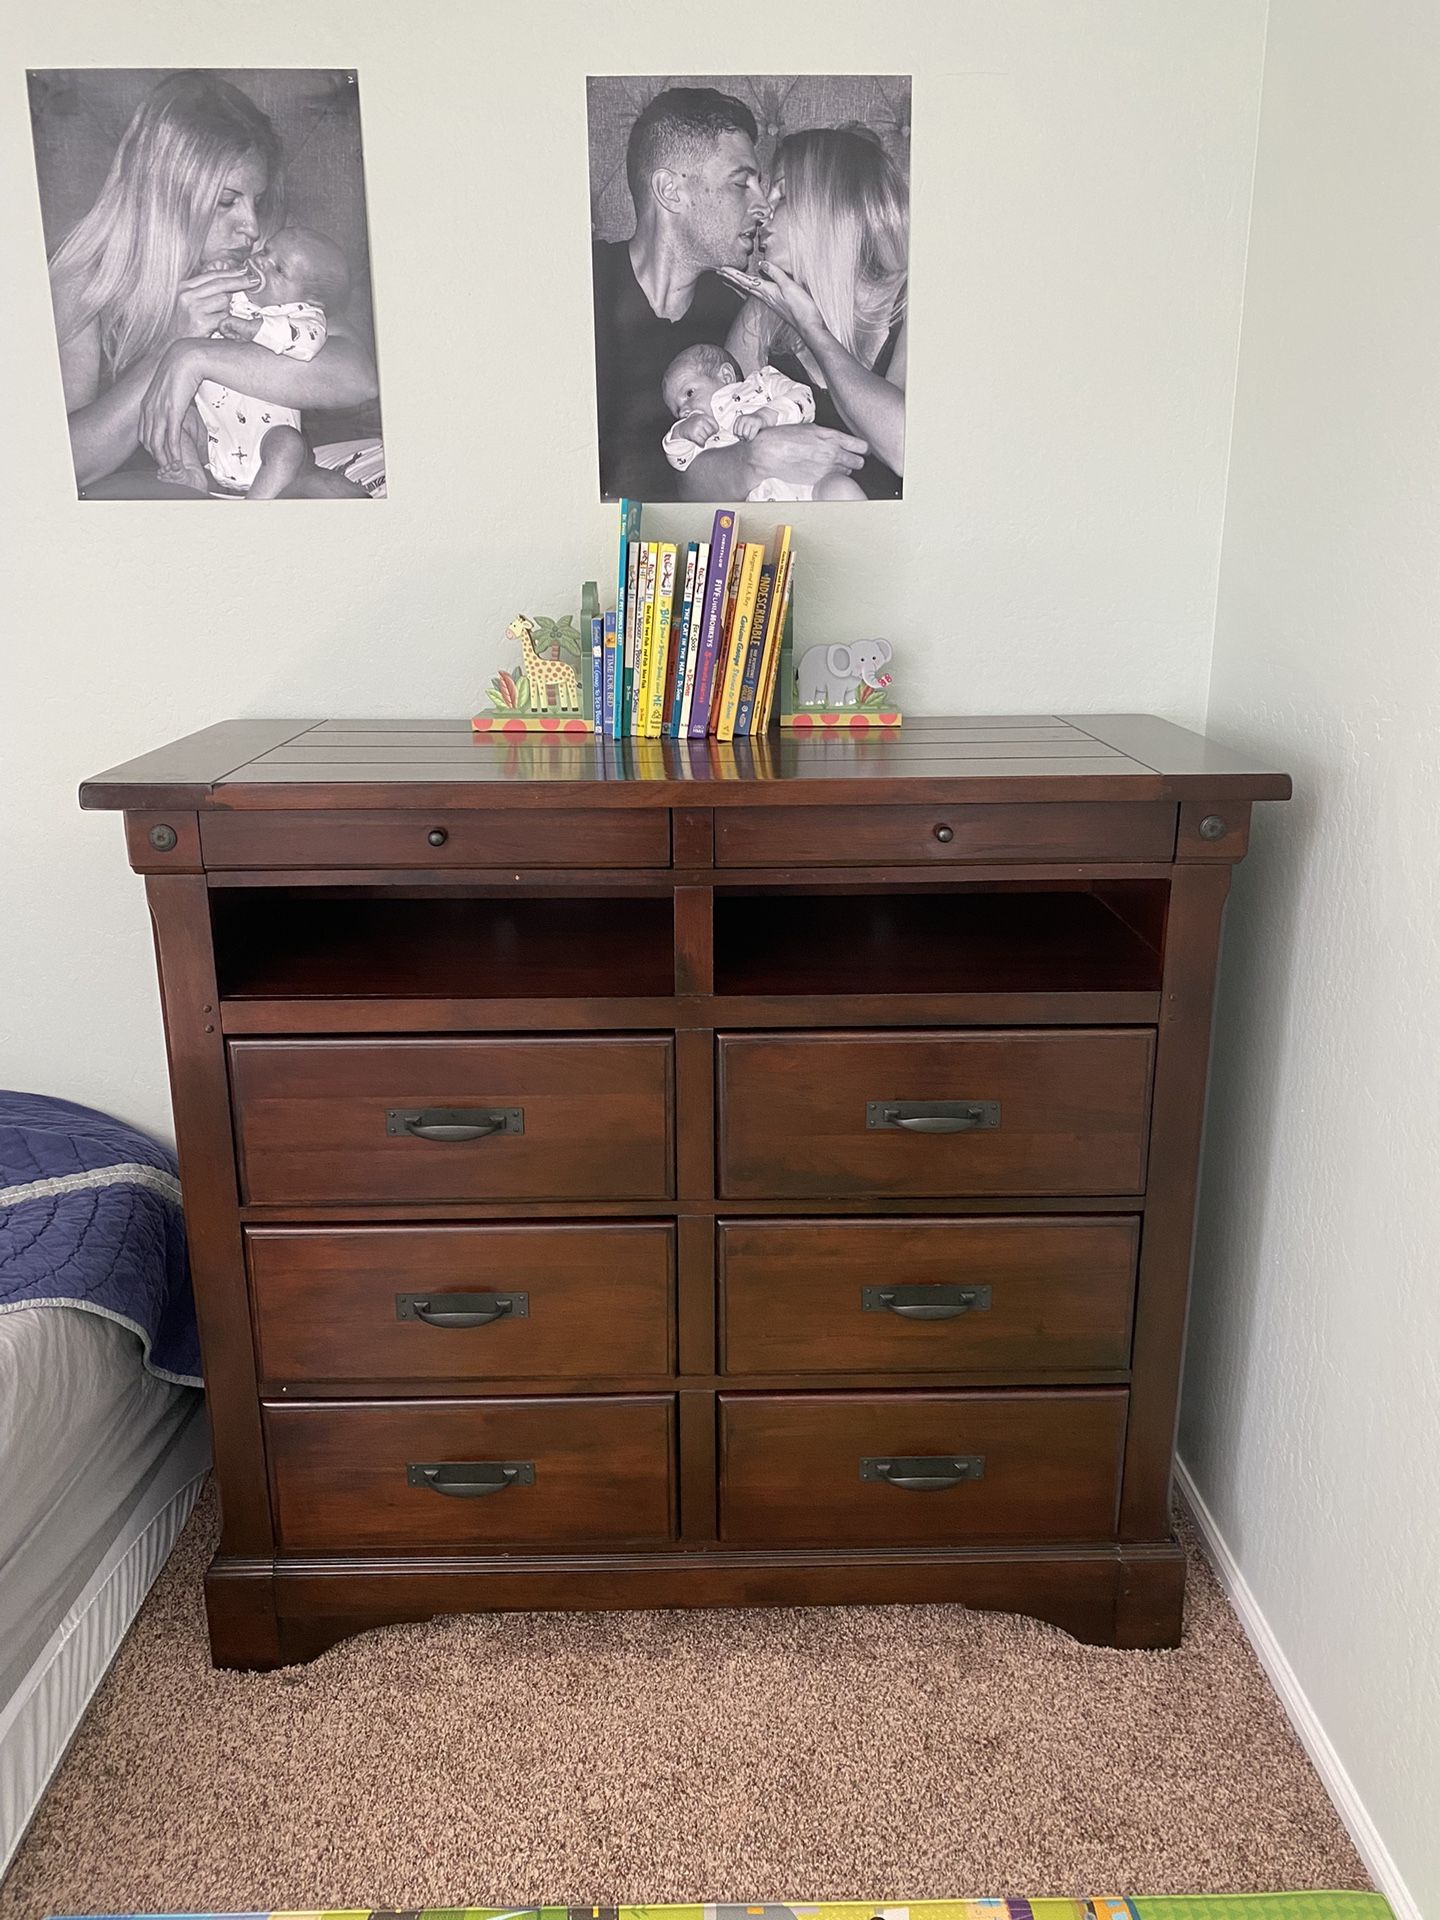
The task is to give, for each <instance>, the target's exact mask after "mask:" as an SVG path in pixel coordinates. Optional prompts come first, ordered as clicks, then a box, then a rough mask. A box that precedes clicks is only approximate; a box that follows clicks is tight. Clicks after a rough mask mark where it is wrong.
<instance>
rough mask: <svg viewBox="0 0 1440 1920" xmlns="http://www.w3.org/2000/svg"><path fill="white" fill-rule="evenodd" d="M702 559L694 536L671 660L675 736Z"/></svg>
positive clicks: (671, 730)
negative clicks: (696, 581) (692, 612)
mask: <svg viewBox="0 0 1440 1920" xmlns="http://www.w3.org/2000/svg"><path fill="white" fill-rule="evenodd" d="M699 559H700V544H699V542H698V541H696V540H692V541H691V542H690V544H689V545H688V546H687V547H686V549H685V582H684V585H683V586H682V588H681V590H680V613H679V618H678V619H677V621H676V623H675V658H674V661H673V662H672V664H671V673H670V681H671V692H670V694H669V704H668V705H667V706H666V708H665V736H666V738H667V739H670V740H674V739H676V738H677V737H678V736H679V733H680V709H681V707H682V706H683V705H684V701H685V655H686V653H687V651H688V649H689V645H690V615H691V611H692V610H693V608H694V605H695V568H696V566H697V564H698V562H699Z"/></svg>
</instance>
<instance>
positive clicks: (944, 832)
mask: <svg viewBox="0 0 1440 1920" xmlns="http://www.w3.org/2000/svg"><path fill="white" fill-rule="evenodd" d="M935 838H936V839H937V840H938V841H939V842H940V844H941V846H942V847H948V846H949V844H950V842H951V841H952V840H953V839H954V838H955V829H954V827H945V826H941V827H936V829H935Z"/></svg>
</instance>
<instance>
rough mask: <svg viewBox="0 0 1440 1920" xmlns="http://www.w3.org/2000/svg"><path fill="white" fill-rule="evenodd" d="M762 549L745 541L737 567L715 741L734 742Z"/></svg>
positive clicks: (762, 558) (755, 542)
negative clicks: (736, 716)
mask: <svg viewBox="0 0 1440 1920" xmlns="http://www.w3.org/2000/svg"><path fill="white" fill-rule="evenodd" d="M764 560H765V549H764V547H763V546H761V545H760V544H759V543H758V542H757V541H747V542H746V545H745V557H744V559H743V560H742V561H741V563H740V591H739V592H738V593H737V594H736V596H735V624H734V627H733V628H732V629H731V634H730V651H729V654H728V655H727V657H726V661H725V688H724V691H723V692H722V694H721V695H720V721H719V724H718V726H717V727H716V729H715V738H716V739H717V740H733V739H734V738H735V715H736V714H737V713H738V712H739V710H740V684H741V682H742V681H743V680H744V678H745V654H746V652H747V650H748V648H749V645H750V628H751V624H752V622H753V621H754V618H755V597H756V595H757V594H758V593H759V591H760V568H761V566H762V565H763V563H764Z"/></svg>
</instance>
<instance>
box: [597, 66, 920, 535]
mask: <svg viewBox="0 0 1440 1920" xmlns="http://www.w3.org/2000/svg"><path fill="white" fill-rule="evenodd" d="M588 88H589V123H590V124H589V132H590V214H591V244H592V252H593V273H594V291H595V387H596V400H597V406H598V414H599V434H600V494H601V498H602V499H606V500H615V499H621V498H627V499H636V500H654V501H671V500H715V501H734V500H897V499H899V498H900V496H901V494H902V492H903V490H904V478H905V360H906V352H905V346H906V298H907V292H908V284H909V255H910V81H909V78H908V77H896V76H892V77H890V78H880V77H870V76H857V75H821V74H807V75H804V76H800V77H793V76H792V77H788V78H776V77H774V76H769V77H757V76H754V75H751V76H749V77H744V76H739V77H737V76H733V75H732V76H728V77H720V78H711V79H688V80H687V79H673V78H663V79H662V78H653V77H652V78H644V79H618V78H592V79H591V80H590V81H589V83H588Z"/></svg>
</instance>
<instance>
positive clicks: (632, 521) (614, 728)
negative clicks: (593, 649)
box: [605, 500, 641, 739]
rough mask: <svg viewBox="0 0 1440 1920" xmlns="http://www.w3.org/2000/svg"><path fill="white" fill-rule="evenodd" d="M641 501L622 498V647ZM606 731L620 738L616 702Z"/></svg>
mask: <svg viewBox="0 0 1440 1920" xmlns="http://www.w3.org/2000/svg"><path fill="white" fill-rule="evenodd" d="M640 514H641V502H640V501H638V500H622V501H621V502H620V551H619V556H618V564H617V567H616V578H615V633H616V636H617V645H618V646H620V647H621V648H622V649H623V647H624V644H625V637H624V636H625V595H626V592H627V589H628V585H629V577H630V542H631V541H632V540H634V539H636V538H637V537H638V536H639V532H640ZM605 731H606V732H607V733H608V734H610V735H611V736H612V738H616V739H618V738H619V735H620V715H619V714H618V713H617V712H616V711H615V708H614V703H613V702H612V704H611V706H610V707H608V708H607V709H606V727H605Z"/></svg>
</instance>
